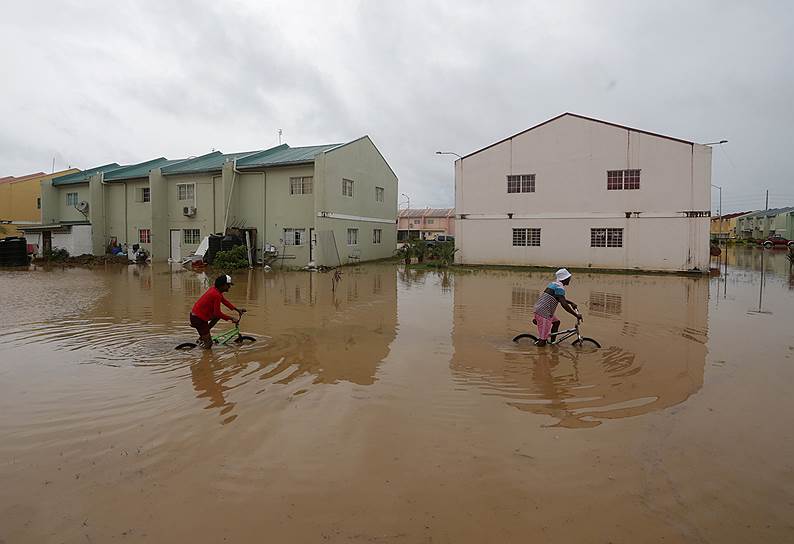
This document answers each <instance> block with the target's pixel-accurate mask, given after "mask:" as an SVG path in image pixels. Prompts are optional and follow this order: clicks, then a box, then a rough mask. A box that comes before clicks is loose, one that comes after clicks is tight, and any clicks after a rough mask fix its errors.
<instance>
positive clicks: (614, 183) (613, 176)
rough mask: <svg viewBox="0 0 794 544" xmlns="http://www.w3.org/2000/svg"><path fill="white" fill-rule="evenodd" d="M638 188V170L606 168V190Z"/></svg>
mask: <svg viewBox="0 0 794 544" xmlns="http://www.w3.org/2000/svg"><path fill="white" fill-rule="evenodd" d="M639 188H640V171H639V170H607V190H608V191H620V190H622V189H626V190H631V189H639Z"/></svg>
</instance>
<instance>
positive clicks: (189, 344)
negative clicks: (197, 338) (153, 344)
mask: <svg viewBox="0 0 794 544" xmlns="http://www.w3.org/2000/svg"><path fill="white" fill-rule="evenodd" d="M197 345H198V344H195V343H193V342H182V343H181V344H179V345H178V346H177V347H175V348H174V349H178V350H179V351H187V350H189V349H193V348H195V347H196V346H197Z"/></svg>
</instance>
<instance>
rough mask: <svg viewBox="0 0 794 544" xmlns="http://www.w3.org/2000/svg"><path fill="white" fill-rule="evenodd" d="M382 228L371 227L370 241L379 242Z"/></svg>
mask: <svg viewBox="0 0 794 544" xmlns="http://www.w3.org/2000/svg"><path fill="white" fill-rule="evenodd" d="M382 233H383V229H372V243H373V244H379V243H380V239H381V235H382Z"/></svg>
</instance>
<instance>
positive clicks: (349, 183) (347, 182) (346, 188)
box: [342, 178, 354, 198]
mask: <svg viewBox="0 0 794 544" xmlns="http://www.w3.org/2000/svg"><path fill="white" fill-rule="evenodd" d="M353 183H354V182H353V180H352V179H347V178H342V196H349V197H350V198H353Z"/></svg>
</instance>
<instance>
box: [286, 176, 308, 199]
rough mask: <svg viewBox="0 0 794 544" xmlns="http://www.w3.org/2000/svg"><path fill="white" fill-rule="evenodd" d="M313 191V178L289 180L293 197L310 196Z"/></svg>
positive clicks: (290, 192) (305, 177)
mask: <svg viewBox="0 0 794 544" xmlns="http://www.w3.org/2000/svg"><path fill="white" fill-rule="evenodd" d="M313 189H314V178H313V177H312V176H304V177H301V178H289V194H291V195H310V194H312V190H313Z"/></svg>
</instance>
